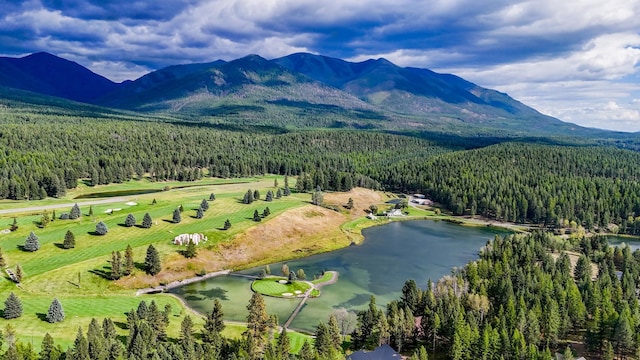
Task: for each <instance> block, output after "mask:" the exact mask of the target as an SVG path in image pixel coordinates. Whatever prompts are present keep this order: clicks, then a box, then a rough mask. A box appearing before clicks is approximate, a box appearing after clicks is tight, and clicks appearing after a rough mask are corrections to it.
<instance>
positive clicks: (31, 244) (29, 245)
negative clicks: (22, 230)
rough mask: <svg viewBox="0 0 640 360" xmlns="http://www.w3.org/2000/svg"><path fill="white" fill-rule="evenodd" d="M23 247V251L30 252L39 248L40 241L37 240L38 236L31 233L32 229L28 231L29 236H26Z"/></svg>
mask: <svg viewBox="0 0 640 360" xmlns="http://www.w3.org/2000/svg"><path fill="white" fill-rule="evenodd" d="M23 249H24V250H25V251H31V252H33V251H38V249H40V242H39V241H38V237H37V236H36V234H34V233H33V231H32V232H30V233H29V236H27V239H26V240H25V242H24V246H23Z"/></svg>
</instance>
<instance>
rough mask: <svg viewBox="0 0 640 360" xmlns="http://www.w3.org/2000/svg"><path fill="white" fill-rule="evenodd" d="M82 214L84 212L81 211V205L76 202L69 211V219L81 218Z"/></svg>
mask: <svg viewBox="0 0 640 360" xmlns="http://www.w3.org/2000/svg"><path fill="white" fill-rule="evenodd" d="M80 215H82V213H81V212H80V206H78V204H77V203H76V204H74V205H73V207H72V208H71V211H69V219H71V220H75V219H78V218H80Z"/></svg>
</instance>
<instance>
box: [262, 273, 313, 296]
mask: <svg viewBox="0 0 640 360" xmlns="http://www.w3.org/2000/svg"><path fill="white" fill-rule="evenodd" d="M279 280H286V279H285V278H283V277H268V278H266V279H259V280H255V281H254V282H253V283H252V284H251V289H253V291H255V292H258V293H260V294H263V295H269V296H276V297H285V296H282V294H283V293H290V294H294V295H296V294H295V291H296V290H297V291H302V293H304V292H305V291H307V290H309V288H310V287H311V286H310V285H309V284H307V283H305V282H303V281H294V282H293V283H287V284H280V283H279V282H278V281H279Z"/></svg>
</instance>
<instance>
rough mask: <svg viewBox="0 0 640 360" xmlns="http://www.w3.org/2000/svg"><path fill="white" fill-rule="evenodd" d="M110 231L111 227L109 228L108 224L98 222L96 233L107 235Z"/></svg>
mask: <svg viewBox="0 0 640 360" xmlns="http://www.w3.org/2000/svg"><path fill="white" fill-rule="evenodd" d="M108 232H109V228H107V224H105V223H104V222H102V221H100V222H98V223H97V224H96V235H101V236H102V235H106V234H107V233H108Z"/></svg>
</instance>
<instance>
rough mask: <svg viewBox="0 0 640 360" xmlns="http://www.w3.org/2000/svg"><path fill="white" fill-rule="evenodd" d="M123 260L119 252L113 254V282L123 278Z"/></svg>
mask: <svg viewBox="0 0 640 360" xmlns="http://www.w3.org/2000/svg"><path fill="white" fill-rule="evenodd" d="M121 266H122V260H121V259H120V252H119V251H112V252H111V280H118V279H120V278H121V277H122V271H121Z"/></svg>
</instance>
